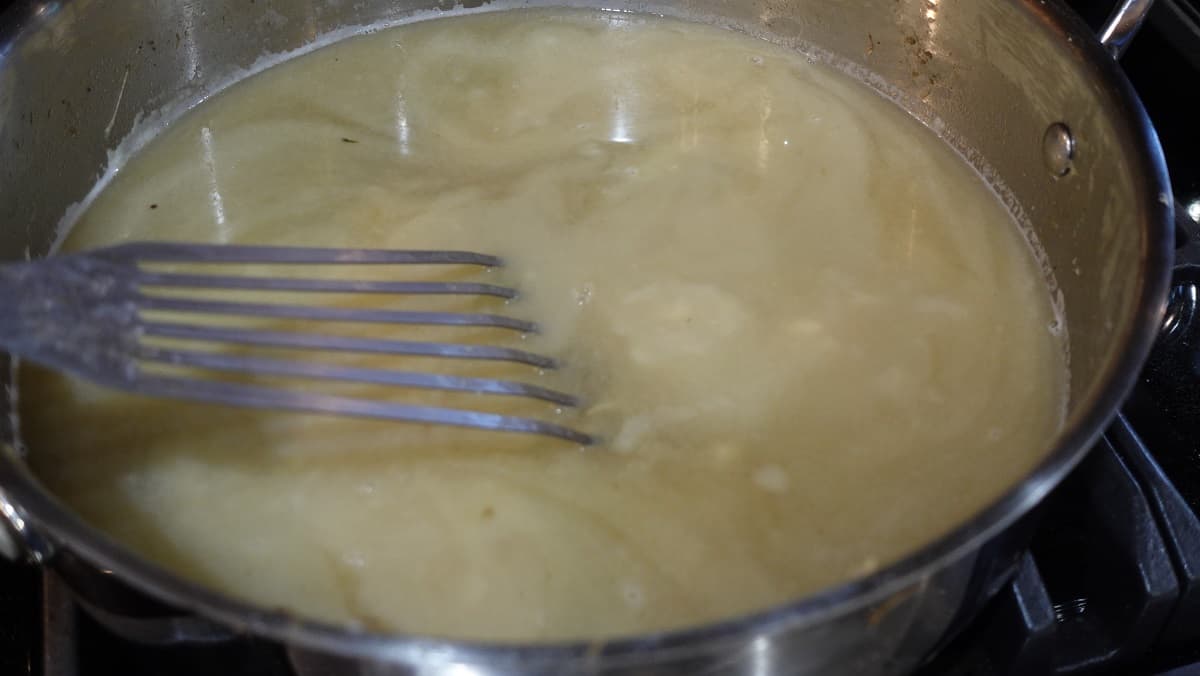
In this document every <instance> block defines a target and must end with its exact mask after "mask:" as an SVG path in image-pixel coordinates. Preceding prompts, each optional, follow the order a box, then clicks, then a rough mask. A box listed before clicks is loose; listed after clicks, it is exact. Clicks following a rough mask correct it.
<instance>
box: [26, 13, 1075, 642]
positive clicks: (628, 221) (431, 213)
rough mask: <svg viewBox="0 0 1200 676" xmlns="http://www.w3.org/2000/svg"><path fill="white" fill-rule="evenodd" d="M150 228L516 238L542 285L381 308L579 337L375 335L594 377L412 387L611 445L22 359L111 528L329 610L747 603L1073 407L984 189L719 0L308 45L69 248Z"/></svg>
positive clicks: (254, 594) (845, 555)
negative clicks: (671, 13)
mask: <svg viewBox="0 0 1200 676" xmlns="http://www.w3.org/2000/svg"><path fill="white" fill-rule="evenodd" d="M129 239H158V240H163V239H167V240H188V241H209V242H238V243H272V244H296V245H320V246H352V247H394V248H437V249H446V248H464V249H472V250H482V251H486V252H490V253H496V254H499V255H502V256H504V257H505V258H506V259H507V260H508V261H509V263H510V265H509V266H508V267H507V268H506V269H503V270H499V271H496V272H490V273H479V274H477V275H476V277H480V278H483V279H488V280H489V281H494V280H499V281H506V282H510V283H513V284H515V285H516V286H518V287H519V288H520V289H521V290H522V291H523V292H524V296H523V297H522V299H520V300H519V301H517V302H515V303H513V304H511V305H510V306H508V307H502V306H501V307H496V306H495V304H494V303H492V304H491V305H490V306H489V304H488V303H486V302H480V303H474V304H471V303H464V302H463V301H461V300H460V301H453V300H446V299H442V300H436V301H431V300H429V299H397V298H391V299H385V300H378V301H376V302H383V303H391V306H393V307H452V308H462V307H466V306H471V305H476V306H478V307H490V308H491V309H492V310H499V311H504V312H508V313H511V314H514V315H520V316H523V317H529V318H534V319H536V320H537V321H539V322H540V323H541V324H542V325H543V327H544V334H543V335H541V336H537V337H530V338H528V339H526V340H522V339H520V338H517V337H514V336H511V335H506V334H503V333H496V332H486V331H473V332H460V333H454V332H453V331H448V332H447V331H417V332H415V333H408V332H402V333H403V335H405V336H406V337H411V336H418V337H437V338H448V337H453V338H454V339H456V340H460V341H470V340H477V341H484V340H486V341H488V342H493V343H508V344H513V345H520V346H522V347H529V348H532V349H538V350H541V351H544V352H548V353H552V354H556V355H559V356H561V357H562V358H563V359H564V361H565V362H566V364H568V367H567V368H565V369H564V370H563V371H561V372H559V373H554V374H545V375H539V374H537V373H535V372H532V371H531V370H530V369H528V368H524V369H523V368H517V367H509V366H490V367H485V366H483V365H480V364H454V365H449V364H447V365H443V366H439V365H437V364H432V363H429V362H426V361H422V360H403V359H399V360H396V363H393V362H386V363H387V365H388V366H391V367H413V368H423V369H434V368H439V369H443V370H452V371H455V372H459V373H473V374H485V373H486V374H492V375H496V374H502V375H505V376H508V377H520V378H524V379H526V380H529V381H531V382H538V383H539V384H552V385H555V386H559V387H564V388H567V389H571V390H572V391H576V392H579V393H581V394H582V395H583V396H584V398H585V399H586V402H587V403H586V405H585V406H584V407H583V408H582V409H581V410H579V411H575V412H572V411H564V412H561V413H556V412H555V411H554V410H552V408H551V407H547V406H539V405H535V404H530V403H528V402H525V403H521V402H515V401H504V402H493V401H491V400H486V399H481V398H479V397H474V398H471V397H461V396H460V397H455V396H450V395H439V396H436V397H435V396H432V395H428V394H421V393H401V394H407V395H408V397H409V399H411V400H415V401H422V402H437V403H444V404H449V405H458V406H469V407H475V408H479V407H482V406H487V407H490V408H491V409H494V410H506V411H512V412H522V413H525V414H530V415H538V416H542V417H548V418H551V419H555V420H558V421H560V422H563V423H565V424H570V425H574V426H577V427H580V428H583V429H587V430H589V431H592V432H595V433H597V434H600V435H602V436H603V437H604V439H605V443H604V445H603V446H601V447H598V448H592V449H586V450H581V449H577V448H572V447H570V446H569V445H565V444H563V443H560V442H556V441H553V440H548V439H540V438H534V437H519V436H503V435H494V434H492V435H489V434H482V433H470V432H463V431H458V430H448V429H426V428H422V427H419V426H412V425H399V424H394V423H381V422H368V421H349V420H339V419H331V418H326V417H321V416H302V415H296V414H285V413H264V412H251V411H237V410H228V409H223V408H218V407H212V406H205V405H199V404H186V403H179V402H168V401H150V400H144V399H138V398H133V397H128V396H124V395H119V394H114V393H112V392H109V391H105V390H101V389H98V388H95V387H92V386H89V385H86V384H82V383H79V382H74V381H70V380H67V379H64V378H61V377H57V376H52V375H49V374H46V373H43V372H40V371H34V370H25V371H24V372H23V373H22V381H21V386H22V397H21V402H22V405H23V409H22V429H23V433H24V436H25V440H26V442H27V443H28V445H29V446H30V448H31V449H32V451H33V452H32V454H31V460H32V461H33V463H34V464H35V467H36V470H37V471H38V473H39V474H40V476H41V477H42V478H43V479H44V480H45V482H46V483H47V484H48V485H49V486H50V487H51V488H52V490H54V491H55V492H56V493H57V494H58V495H60V496H61V497H62V498H63V499H64V500H66V501H67V502H68V503H69V504H70V505H72V506H73V507H74V508H76V509H77V510H78V511H79V512H80V513H81V514H82V515H83V516H84V517H85V518H86V519H88V520H89V521H90V522H91V523H93V524H95V525H96V526H97V527H99V528H101V529H103V530H105V531H107V532H108V533H110V534H112V535H113V536H114V537H116V538H117V539H119V540H120V541H122V542H125V543H127V544H128V545H129V546H130V547H132V548H134V549H136V550H137V551H139V552H142V553H144V554H145V555H147V556H149V557H151V558H153V559H154V560H156V561H159V562H161V563H162V564H164V565H166V566H168V567H170V568H172V569H174V570H176V571H178V572H180V573H181V574H183V575H186V576H188V577H190V578H192V579H195V580H198V581H201V582H203V583H206V584H209V585H211V586H213V587H216V588H218V589H222V590H225V591H227V592H228V593H230V594H233V595H236V596H238V597H241V598H244V599H248V600H250V601H254V602H258V603H261V604H264V605H268V606H282V607H286V608H290V609H294V610H296V611H298V612H301V613H304V614H306V615H310V616H313V617H318V618H323V619H326V620H331V621H338V622H347V623H353V624H357V625H362V626H366V627H369V628H373V629H378V630H385V631H404V632H418V633H425V634H439V635H447V636H456V637H471V638H487V639H504V640H510V639H511V640H525V639H534V640H538V639H556V638H568V637H584V636H588V637H593V636H602V635H616V634H628V633H633V632H638V631H644V630H651V629H664V628H671V627H679V626H683V625H689V624H695V623H699V622H703V621H708V620H713V619H716V618H720V617H723V616H728V615H731V614H734V613H740V612H745V611H750V610H756V609H762V608H764V607H767V606H770V605H773V604H777V603H782V602H785V601H787V600H789V599H792V598H795V597H797V596H800V595H803V594H807V593H811V592H814V591H816V590H819V589H821V588H822V587H825V586H828V585H830V584H833V583H836V582H840V581H844V580H847V579H849V578H852V577H855V576H859V575H863V574H866V573H870V572H872V571H874V570H876V569H877V568H879V567H881V566H884V565H887V564H888V563H890V562H892V561H894V560H896V559H897V558H898V557H900V556H902V555H904V554H906V553H909V552H911V551H913V550H914V549H916V548H917V547H918V546H920V545H923V544H925V543H928V542H929V541H931V540H932V539H933V538H935V537H937V536H939V535H942V534H944V533H945V532H947V531H948V530H949V529H950V528H952V527H953V526H954V525H955V524H957V523H959V522H961V521H962V520H963V519H965V518H967V517H969V516H970V515H971V514H973V513H975V512H976V511H977V510H979V509H980V508H981V507H983V506H984V505H986V504H987V503H988V502H989V501H990V500H992V499H994V498H996V497H997V496H998V495H999V494H1000V493H1001V492H1002V491H1003V490H1005V489H1006V488H1008V487H1010V486H1011V485H1012V484H1013V483H1014V482H1015V481H1016V480H1017V479H1018V478H1019V477H1020V476H1021V475H1022V474H1023V473H1024V472H1026V471H1027V470H1029V468H1030V467H1031V466H1032V465H1033V464H1034V463H1035V462H1036V461H1037V460H1038V459H1040V457H1041V456H1042V455H1043V453H1044V452H1045V450H1046V447H1047V443H1048V441H1049V439H1050V438H1051V437H1052V436H1053V434H1054V433H1055V431H1056V430H1057V428H1058V426H1059V424H1060V416H1061V410H1062V402H1063V399H1064V396H1065V381H1064V371H1065V369H1064V365H1063V357H1062V349H1061V345H1060V342H1059V340H1058V338H1057V337H1056V335H1055V333H1054V331H1053V330H1052V328H1053V327H1054V325H1055V322H1054V321H1053V315H1052V312H1051V308H1050V302H1049V299H1048V294H1047V292H1046V288H1045V285H1044V284H1043V282H1042V279H1041V278H1040V277H1039V275H1038V274H1037V272H1036V270H1035V267H1034V264H1033V261H1032V256H1031V255H1030V252H1029V249H1028V247H1027V245H1026V243H1025V242H1024V241H1023V240H1022V239H1021V238H1020V236H1019V235H1018V233H1017V230H1016V228H1015V225H1014V223H1013V222H1012V220H1011V218H1010V217H1009V215H1008V213H1007V212H1006V211H1005V210H1004V209H1003V208H1002V207H1001V206H1000V204H999V202H998V201H997V199H996V198H995V196H994V195H993V194H991V193H990V192H989V191H988V189H987V187H986V186H985V185H984V184H983V182H982V181H981V180H979V178H978V177H977V176H976V175H975V174H974V173H973V172H972V171H970V169H969V168H968V167H967V165H966V164H964V163H963V162H962V161H961V160H960V159H959V158H958V157H957V156H956V155H954V154H953V153H952V152H950V151H949V150H948V149H947V147H945V146H944V145H943V144H942V143H941V142H940V141H939V140H938V139H937V138H935V137H934V136H933V135H932V134H931V133H930V132H929V131H928V130H926V129H925V128H923V127H921V126H920V125H918V124H917V123H916V122H915V121H913V120H912V119H910V118H909V117H907V116H906V115H905V114H904V113H903V111H901V110H899V109H898V108H896V107H895V106H894V105H893V104H891V103H889V102H887V101H885V100H883V99H881V98H879V97H878V96H876V95H875V94H873V93H872V92H870V91H869V90H868V89H867V88H866V87H864V86H862V85H861V84H859V83H857V82H855V81H853V80H850V79H848V78H846V77H845V76H843V75H840V74H838V73H836V72H833V71H831V70H829V69H826V68H824V67H822V66H820V65H814V64H811V63H809V62H807V61H806V60H805V59H804V58H803V57H800V56H798V55H796V54H794V53H792V52H788V51H785V50H783V49H781V48H778V47H775V46H772V45H770V44H768V43H765V42H761V41H756V40H753V39H751V38H749V37H745V36H741V35H738V34H735V33H732V32H728V31H721V30H717V29H713V28H708V27H704V26H698V25H691V24H685V23H681V22H677V21H670V20H659V19H650V18H646V17H639V16H631V15H614V14H600V13H585V12H578V11H567V10H555V11H541V10H539V11H520V12H518V11H512V12H501V13H495V14H487V15H476V16H468V17H457V18H449V19H439V20H432V21H426V22H421V23H416V24H412V25H408V26H402V27H399V28H395V29H390V30H385V31H381V32H378V33H374V34H371V35H366V36H362V37H358V38H354V39H350V40H346V41H343V42H340V43H337V44H335V45H333V46H330V47H328V48H325V49H321V50H319V51H317V52H314V53H312V54H309V55H305V56H303V57H299V58H296V59H294V60H292V61H289V62H286V63H284V64H282V65H280V66H277V67H274V68H272V69H270V70H268V71H266V72H264V73H262V74H260V75H257V76H254V77H251V78H249V79H248V80H247V81H245V82H242V83H240V84H238V85H236V86H234V87H233V88H231V89H230V90H228V91H227V92H225V93H223V94H221V95H219V96H217V97H215V98H214V99H212V100H210V101H208V102H206V103H204V104H202V105H201V106H199V107H198V108H197V109H195V110H194V111H192V112H190V113H189V114H188V115H187V116H185V117H184V118H183V119H181V120H179V121H178V122H177V123H175V124H172V125H170V126H169V127H168V128H167V129H166V130H165V131H164V132H163V133H162V134H161V136H160V137H159V138H157V139H156V140H155V141H153V142H152V143H151V144H150V145H149V146H148V147H146V148H145V150H144V151H142V152H140V153H139V154H138V155H137V156H135V157H133V158H132V159H131V160H130V161H129V162H128V164H127V165H126V166H124V167H123V168H122V169H121V170H120V172H119V173H118V174H117V176H116V177H115V179H114V180H113V181H112V183H111V185H109V186H108V187H107V188H106V189H105V190H104V191H102V192H101V193H100V195H99V197H98V198H97V199H96V201H95V202H94V204H92V206H91V207H90V208H89V209H88V210H87V211H86V212H85V213H84V214H83V215H82V218H81V220H80V221H79V222H78V223H77V225H76V226H75V227H74V229H73V230H72V232H71V234H70V236H69V238H68V239H67V240H66V242H65V245H64V249H65V250H80V249H85V248H89V247H95V246H100V245H104V244H108V243H113V242H116V241H121V240H129ZM392 273H395V271H394V270H393V271H392ZM401 273H402V274H403V278H407V279H413V278H419V277H421V276H422V275H425V276H430V275H436V274H439V273H437V272H436V271H428V270H419V269H418V270H403V271H401ZM325 302H330V303H337V302H344V299H338V298H336V297H334V298H331V299H326V301H325ZM339 328H340V332H341V333H348V332H354V331H358V332H368V333H372V335H375V334H378V333H379V331H380V330H379V329H378V328H377V327H376V328H364V327H361V326H360V327H345V326H343V327H339ZM343 361H346V360H345V359H344V358H343ZM355 363H370V364H373V365H378V364H379V363H380V362H379V360H362V359H359V360H357V361H356V362H355ZM335 389H336V388H335ZM338 391H354V392H355V393H357V394H362V393H363V390H361V389H359V390H352V389H349V388H341V389H339V390H338ZM366 393H367V394H370V395H379V394H381V393H380V392H377V391H374V390H372V391H368V392H366Z"/></svg>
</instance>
